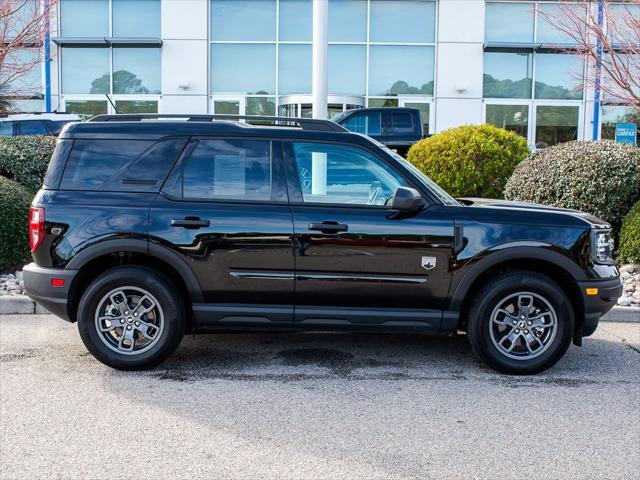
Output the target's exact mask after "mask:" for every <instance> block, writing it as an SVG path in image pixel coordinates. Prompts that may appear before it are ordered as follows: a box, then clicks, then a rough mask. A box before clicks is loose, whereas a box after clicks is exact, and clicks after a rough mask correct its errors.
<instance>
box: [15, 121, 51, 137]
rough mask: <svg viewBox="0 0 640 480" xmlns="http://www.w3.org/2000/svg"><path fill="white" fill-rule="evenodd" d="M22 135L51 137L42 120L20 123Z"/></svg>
mask: <svg viewBox="0 0 640 480" xmlns="http://www.w3.org/2000/svg"><path fill="white" fill-rule="evenodd" d="M18 126H19V128H20V135H49V130H47V127H45V126H44V124H43V123H42V122H41V121H40V120H35V121H34V120H31V121H27V122H18Z"/></svg>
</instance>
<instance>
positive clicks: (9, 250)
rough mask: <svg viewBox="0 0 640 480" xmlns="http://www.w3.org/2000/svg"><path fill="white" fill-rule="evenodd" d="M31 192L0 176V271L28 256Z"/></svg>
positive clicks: (22, 260) (21, 261) (16, 264)
mask: <svg viewBox="0 0 640 480" xmlns="http://www.w3.org/2000/svg"><path fill="white" fill-rule="evenodd" d="M32 196H33V195H32V194H31V193H30V192H29V191H28V190H27V189H26V188H25V187H23V186H22V185H20V184H19V183H17V182H14V181H13V180H9V179H8V178H4V177H2V176H0V205H1V208H0V271H2V270H5V269H7V268H9V267H15V266H18V265H19V264H21V263H23V262H24V261H25V260H26V259H27V258H28V256H29V237H28V216H29V204H30V203H31V198H32Z"/></svg>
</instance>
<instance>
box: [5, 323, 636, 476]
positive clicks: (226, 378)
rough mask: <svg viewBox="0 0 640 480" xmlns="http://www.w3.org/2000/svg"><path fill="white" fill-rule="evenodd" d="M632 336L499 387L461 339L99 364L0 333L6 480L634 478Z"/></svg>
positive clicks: (250, 338)
mask: <svg viewBox="0 0 640 480" xmlns="http://www.w3.org/2000/svg"><path fill="white" fill-rule="evenodd" d="M639 472H640V324H638V323H603V324H601V325H600V327H599V329H598V331H597V332H596V335H595V336H594V337H591V338H588V339H585V341H584V346H583V347H581V348H578V347H571V348H570V350H569V352H568V353H567V355H566V356H565V357H564V359H562V360H561V361H560V363H559V364H558V365H556V366H555V367H554V368H552V369H550V370H548V371H547V372H545V373H543V374H539V375H536V376H530V377H513V376H506V375H500V374H497V373H494V372H493V371H491V370H489V369H488V368H486V367H485V366H484V365H482V364H481V363H480V362H479V361H478V360H476V359H475V358H474V357H473V355H472V354H471V350H470V348H469V346H468V344H467V341H466V339H465V338H464V337H461V336H456V337H423V336H416V335H399V336H391V335H363V334H329V333H314V334H224V335H207V336H200V337H197V338H193V337H185V340H184V341H183V343H182V345H181V346H180V348H179V350H178V351H177V352H176V354H174V355H173V356H172V357H171V358H170V359H169V360H168V361H167V362H166V363H165V364H163V365H162V366H160V367H158V368H156V369H154V370H151V371H146V372H133V373H125V372H118V371H115V370H111V369H109V368H108V367H105V366H104V365H102V364H100V363H98V362H97V361H96V360H94V359H93V357H91V356H90V355H89V354H88V353H87V352H86V350H85V348H84V346H83V345H82V342H81V341H80V337H79V335H78V333H77V329H76V326H75V325H71V324H67V323H65V322H63V321H61V320H58V319H56V318H55V317H51V316H46V315H23V316H0V478H1V479H8V480H14V479H23V478H24V479H40V478H69V479H107V478H108V479H113V478H132V479H182V478H185V479H198V478H207V479H210V478H225V479H236V478H237V479H249V478H260V479H268V478H274V479H284V478H295V479H307V478H308V479H316V478H323V479H324V478H327V479H330V478H344V479H359V478H363V479H369V478H380V479H392V478H420V479H429V478H434V479H440V478H483V479H484V478H487V479H498V478H500V479H502V478H504V479H513V478H540V479H542V478H545V479H549V478H562V479H565V478H583V479H597V478H606V479H628V478H638V475H639Z"/></svg>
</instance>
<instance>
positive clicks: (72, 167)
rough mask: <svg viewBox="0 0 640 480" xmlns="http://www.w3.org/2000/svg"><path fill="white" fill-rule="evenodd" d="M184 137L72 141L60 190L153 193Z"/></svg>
mask: <svg viewBox="0 0 640 480" xmlns="http://www.w3.org/2000/svg"><path fill="white" fill-rule="evenodd" d="M185 143H186V138H173V139H168V140H163V141H160V142H155V141H147V140H76V141H75V143H74V146H73V149H72V151H71V154H70V155H69V160H68V161H67V166H66V168H65V170H64V174H63V176H62V182H61V184H60V188H61V189H62V190H107V191H118V192H157V191H158V190H159V189H160V186H161V185H162V182H163V181H164V178H165V177H166V175H167V173H168V172H169V170H170V169H171V166H172V165H173V162H174V161H175V160H176V158H177V156H178V155H179V153H180V151H181V150H182V147H183V146H184V144H185Z"/></svg>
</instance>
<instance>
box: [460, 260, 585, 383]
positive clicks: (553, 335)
mask: <svg viewBox="0 0 640 480" xmlns="http://www.w3.org/2000/svg"><path fill="white" fill-rule="evenodd" d="M573 329H574V315H573V308H572V306H571V302H570V301H569V299H568V298H567V295H566V294H565V293H564V291H563V290H562V289H561V288H560V286H559V285H558V284H557V283H556V282H554V281H553V280H551V279H550V278H548V277H545V276H544V275H540V274H538V273H534V272H527V271H520V272H511V273H507V274H504V275H501V276H498V277H495V278H493V279H492V280H490V281H489V282H488V283H487V285H486V286H485V287H483V288H482V289H481V290H480V291H478V293H477V294H476V297H475V299H474V301H473V303H472V305H471V308H470V310H469V331H468V334H469V340H470V342H471V346H472V348H473V350H474V352H475V353H476V355H477V356H478V357H480V358H481V359H482V360H484V361H485V362H486V363H487V364H488V365H489V366H490V367H492V368H494V369H495V370H498V371H501V372H504V373H512V374H520V375H522V374H532V373H537V372H540V371H542V370H545V369H547V368H549V367H551V366H552V365H554V364H555V363H556V362H557V361H558V360H560V358H561V357H562V356H563V355H564V353H565V352H566V351H567V348H569V345H570V343H571V338H572V336H573Z"/></svg>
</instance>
